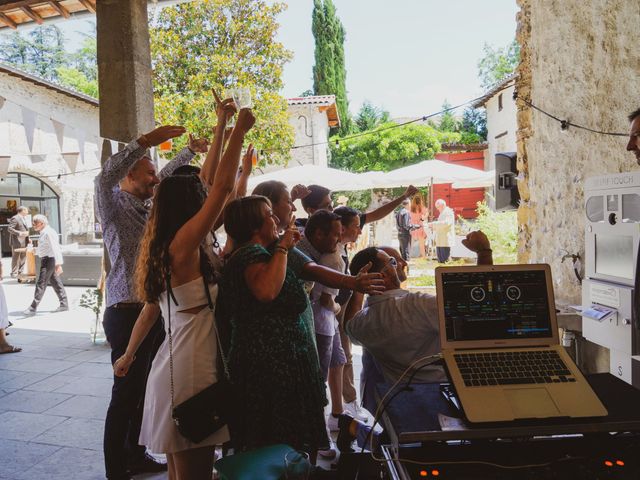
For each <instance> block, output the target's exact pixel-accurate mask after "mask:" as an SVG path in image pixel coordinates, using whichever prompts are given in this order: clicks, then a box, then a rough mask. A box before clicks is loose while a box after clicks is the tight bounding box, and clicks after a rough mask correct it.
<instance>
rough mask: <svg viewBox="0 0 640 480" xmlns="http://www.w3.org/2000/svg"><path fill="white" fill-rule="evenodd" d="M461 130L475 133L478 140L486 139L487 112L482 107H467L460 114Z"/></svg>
mask: <svg viewBox="0 0 640 480" xmlns="http://www.w3.org/2000/svg"><path fill="white" fill-rule="evenodd" d="M461 128H462V131H463V132H468V133H471V134H476V135H477V136H478V140H480V141H486V140H487V112H486V111H485V110H484V109H479V108H473V107H467V108H465V110H464V112H463V114H462V125H461Z"/></svg>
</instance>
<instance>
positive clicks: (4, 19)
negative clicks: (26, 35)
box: [0, 13, 18, 30]
mask: <svg viewBox="0 0 640 480" xmlns="http://www.w3.org/2000/svg"><path fill="white" fill-rule="evenodd" d="M0 21H2V22H4V23H5V24H6V25H7V26H8V27H10V28H13V29H14V30H16V29H17V28H18V24H17V23H16V22H14V21H13V20H11V19H10V18H9V17H7V16H6V15H5V14H4V13H0Z"/></svg>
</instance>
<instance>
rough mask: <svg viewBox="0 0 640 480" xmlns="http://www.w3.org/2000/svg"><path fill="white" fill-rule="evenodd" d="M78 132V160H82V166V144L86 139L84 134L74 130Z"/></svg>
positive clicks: (79, 130)
mask: <svg viewBox="0 0 640 480" xmlns="http://www.w3.org/2000/svg"><path fill="white" fill-rule="evenodd" d="M76 132H78V136H77V138H78V150H79V151H80V159H81V160H82V164H83V165H84V142H85V138H86V133H85V131H84V130H82V129H76Z"/></svg>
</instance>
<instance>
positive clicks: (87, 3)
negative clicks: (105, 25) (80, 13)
mask: <svg viewBox="0 0 640 480" xmlns="http://www.w3.org/2000/svg"><path fill="white" fill-rule="evenodd" d="M79 1H80V3H81V4H82V5H83V6H84V8H86V9H87V10H89V11H90V12H91V13H96V6H95V4H94V3H93V2H91V0H79Z"/></svg>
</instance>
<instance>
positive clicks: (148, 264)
mask: <svg viewBox="0 0 640 480" xmlns="http://www.w3.org/2000/svg"><path fill="white" fill-rule="evenodd" d="M226 102H227V101H226V100H225V102H223V103H225V105H226V104H227V103H226ZM224 118H226V116H225V115H222V118H221V114H220V109H219V113H218V128H217V129H216V136H218V135H221V133H222V131H221V129H223V128H224ZM254 122H255V118H254V117H253V114H252V113H251V111H250V110H248V109H242V110H241V111H240V114H239V116H238V121H237V124H236V127H235V128H234V130H233V133H232V134H231V138H230V140H229V145H228V147H227V150H226V151H225V153H224V155H223V156H222V159H221V160H220V165H219V168H218V169H217V172H216V173H215V177H214V180H213V186H212V188H211V190H210V192H209V194H208V195H207V192H206V189H205V187H204V185H203V182H202V181H201V180H200V179H199V178H198V177H196V176H195V175H176V176H173V177H169V178H166V179H164V180H163V181H162V182H161V183H160V185H159V186H158V188H157V191H156V193H155V196H154V205H153V208H152V210H151V215H150V218H149V221H148V224H147V227H146V230H145V235H144V237H143V240H142V244H141V246H140V254H139V256H138V263H137V278H136V286H137V288H138V291H139V294H140V296H141V298H142V299H143V300H144V301H145V302H146V306H145V309H147V308H149V309H150V310H154V307H155V309H156V310H157V308H158V306H159V308H160V309H161V310H162V315H163V317H164V319H165V328H167V334H168V335H167V337H166V338H165V341H164V342H163V344H162V345H161V346H160V349H159V350H158V353H157V355H156V357H155V359H154V360H153V364H152V366H151V372H150V373H149V379H148V381H147V389H146V395H145V403H144V415H143V420H142V429H141V432H140V439H139V441H140V444H142V445H146V446H147V447H148V448H149V449H150V450H151V451H152V452H155V453H166V454H167V462H168V470H169V478H170V479H172V480H183V479H189V480H200V479H202V480H204V479H206V480H210V479H211V471H212V468H213V459H214V449H215V445H217V444H222V443H224V442H226V441H228V440H229V433H228V430H227V427H226V426H225V427H223V428H222V429H220V430H218V431H216V432H214V433H212V434H211V435H210V436H209V437H207V438H205V439H204V440H202V441H201V442H199V443H197V444H196V443H194V442H191V441H190V440H188V439H187V438H185V437H183V436H182V435H181V434H180V433H179V431H178V429H177V427H176V425H175V424H174V422H173V419H172V407H173V406H175V405H179V404H180V403H182V402H184V401H186V400H188V399H189V398H191V397H193V396H194V395H196V394H197V393H199V392H200V391H202V390H204V389H205V388H207V387H208V386H209V385H211V384H213V383H216V382H217V381H218V378H220V375H224V373H223V372H220V371H218V369H217V364H218V363H217V356H218V348H217V338H216V337H217V333H216V326H215V323H214V322H215V319H214V316H213V312H212V310H211V309H210V308H209V306H208V305H209V303H210V302H212V303H215V302H216V300H217V294H218V286H217V282H216V275H215V269H214V267H213V259H212V253H211V249H210V248H207V236H208V234H209V233H210V232H211V229H212V227H213V226H214V224H215V222H216V220H217V219H218V217H219V216H220V213H221V212H222V209H223V207H224V205H225V203H226V201H227V199H228V198H229V196H230V195H231V194H232V192H233V190H234V183H235V179H236V172H237V171H238V164H239V160H240V153H241V149H242V143H243V140H244V136H245V134H246V133H247V132H248V131H249V129H251V127H252V126H253V124H254ZM219 138H220V137H219ZM211 150H212V151H213V155H216V144H215V143H214V146H213V147H212V149H211ZM210 153H211V152H210ZM210 156H211V155H209V156H208V158H207V161H206V162H205V168H203V171H205V170H207V169H206V166H207V163H208V162H209V161H210V160H211V159H210V158H209V157H210ZM167 286H169V287H170V292H167ZM169 316H170V318H171V329H170V330H169V328H168V327H169V322H168V321H167V320H168V318H169ZM149 317H153V315H149ZM147 325H148V322H146V321H145V314H144V312H143V314H142V316H141V317H140V318H139V319H138V321H137V322H136V326H135V327H134V330H133V333H132V336H131V341H130V343H129V347H128V348H127V352H126V353H125V355H123V357H121V359H119V360H118V361H117V362H116V365H114V369H116V374H118V373H120V374H126V371H127V369H128V366H129V365H130V364H131V362H132V361H133V360H134V358H135V357H134V355H135V350H136V347H137V345H139V343H140V342H141V339H142V338H144V336H145V335H146V331H145V330H146V329H148V326H147ZM169 333H170V335H169Z"/></svg>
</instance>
